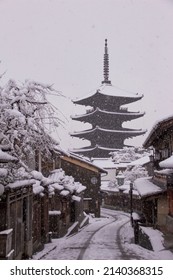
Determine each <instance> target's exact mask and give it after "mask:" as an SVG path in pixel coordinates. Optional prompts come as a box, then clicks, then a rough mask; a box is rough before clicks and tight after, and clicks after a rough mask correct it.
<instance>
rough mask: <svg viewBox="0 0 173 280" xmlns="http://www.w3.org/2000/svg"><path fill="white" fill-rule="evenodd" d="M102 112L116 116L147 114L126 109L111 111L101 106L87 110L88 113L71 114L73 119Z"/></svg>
mask: <svg viewBox="0 0 173 280" xmlns="http://www.w3.org/2000/svg"><path fill="white" fill-rule="evenodd" d="M97 112H100V113H103V114H105V115H115V116H117V117H118V116H123V117H125V116H143V115H144V114H145V112H124V111H122V112H121V111H119V112H110V111H105V110H101V109H100V108H98V107H97V108H96V109H95V110H91V111H90V112H87V114H82V115H74V116H71V118H72V119H78V118H81V117H85V116H90V115H94V114H95V113H97Z"/></svg>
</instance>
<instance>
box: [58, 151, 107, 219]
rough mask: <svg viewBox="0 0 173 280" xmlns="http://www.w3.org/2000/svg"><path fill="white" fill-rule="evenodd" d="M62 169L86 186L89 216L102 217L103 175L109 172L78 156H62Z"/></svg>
mask: <svg viewBox="0 0 173 280" xmlns="http://www.w3.org/2000/svg"><path fill="white" fill-rule="evenodd" d="M60 167H61V168H62V169H63V170H65V172H66V174H68V175H72V176H73V177H74V179H75V181H78V182H80V183H81V184H82V185H84V186H86V190H85V192H84V211H85V212H86V213H87V214H88V213H93V214H94V215H95V216H96V217H100V207H101V194H100V186H101V174H102V173H107V172H106V171H105V170H104V169H102V168H100V167H97V166H95V165H93V164H92V163H91V162H89V161H85V160H83V159H82V158H81V157H77V156H76V155H75V156H73V155H70V156H66V155H64V156H62V157H61V158H60Z"/></svg>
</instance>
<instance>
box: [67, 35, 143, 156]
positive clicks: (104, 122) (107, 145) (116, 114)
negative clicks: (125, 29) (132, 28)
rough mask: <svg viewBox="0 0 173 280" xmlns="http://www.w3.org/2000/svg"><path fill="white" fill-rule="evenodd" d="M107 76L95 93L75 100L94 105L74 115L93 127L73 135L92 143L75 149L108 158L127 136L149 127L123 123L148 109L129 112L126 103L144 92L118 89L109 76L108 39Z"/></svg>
mask: <svg viewBox="0 0 173 280" xmlns="http://www.w3.org/2000/svg"><path fill="white" fill-rule="evenodd" d="M103 70H104V71H103V72H104V80H103V81H102V85H101V86H100V87H99V88H98V89H97V90H96V91H95V92H93V94H91V95H89V96H87V97H83V98H82V99H77V100H75V101H73V103H74V104H79V105H84V106H91V107H92V109H91V110H87V112H86V114H82V115H76V116H72V119H73V120H75V121H80V122H84V123H90V124H91V125H92V128H91V129H87V130H83V131H79V132H75V133H72V134H71V136H73V137H78V138H81V139H86V140H89V141H90V146H87V147H84V148H81V149H75V150H73V152H74V153H78V154H82V155H84V156H86V157H90V158H108V157H110V152H113V151H115V150H117V149H122V148H123V147H124V146H125V145H124V141H125V139H129V138H132V137H135V136H139V135H142V134H144V133H145V132H146V131H145V130H137V129H129V128H123V127H122V124H123V122H126V121H131V120H133V119H137V118H139V117H142V116H143V115H144V113H140V112H129V111H128V110H127V108H123V105H125V104H129V103H132V102H136V101H138V100H140V99H141V98H142V97H143V95H141V94H138V93H137V94H131V93H128V92H126V91H123V90H120V89H117V88H116V87H114V86H113V85H112V84H111V81H110V80H109V55H108V47H107V39H106V40H105V53H104V67H103Z"/></svg>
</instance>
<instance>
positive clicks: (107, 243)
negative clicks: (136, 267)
mask: <svg viewBox="0 0 173 280" xmlns="http://www.w3.org/2000/svg"><path fill="white" fill-rule="evenodd" d="M112 213H114V212H112ZM94 221H95V222H94V223H91V224H89V225H87V226H86V227H85V228H83V229H82V230H81V231H80V232H78V233H77V234H75V235H74V236H70V237H69V238H67V239H62V240H61V242H60V243H59V244H58V245H57V246H56V248H54V249H53V250H52V251H51V252H49V253H48V254H46V256H44V257H43V258H42V259H52V260H53V259H68V260H70V259H73V260H96V259H100V260H108V259H109V260H133V259H141V258H140V256H139V255H137V254H135V253H134V252H131V251H129V250H127V248H126V246H125V244H124V243H123V240H122V238H121V230H122V229H123V227H124V226H125V225H126V224H127V223H128V222H129V217H128V215H126V214H123V213H122V214H117V213H114V214H110V210H109V211H108V210H106V209H103V210H102V218H98V219H97V218H96V219H94Z"/></svg>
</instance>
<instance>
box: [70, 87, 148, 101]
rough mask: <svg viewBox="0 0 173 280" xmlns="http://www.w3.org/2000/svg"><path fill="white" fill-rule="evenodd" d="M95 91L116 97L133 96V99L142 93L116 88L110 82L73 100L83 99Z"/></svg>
mask: <svg viewBox="0 0 173 280" xmlns="http://www.w3.org/2000/svg"><path fill="white" fill-rule="evenodd" d="M96 92H99V93H101V94H103V95H108V96H118V97H126V98H127V97H128V98H134V99H136V98H142V97H143V95H142V94H138V93H134V92H130V91H127V90H124V89H121V88H118V87H116V86H114V85H112V84H102V85H101V86H99V87H98V88H96V89H95V90H94V91H91V92H90V93H89V94H88V95H86V96H85V97H83V98H78V99H76V100H74V101H80V100H83V99H85V98H88V97H90V96H93V95H94V94H96Z"/></svg>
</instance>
